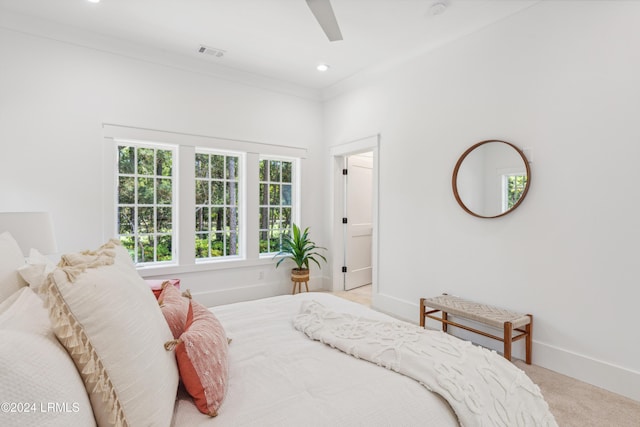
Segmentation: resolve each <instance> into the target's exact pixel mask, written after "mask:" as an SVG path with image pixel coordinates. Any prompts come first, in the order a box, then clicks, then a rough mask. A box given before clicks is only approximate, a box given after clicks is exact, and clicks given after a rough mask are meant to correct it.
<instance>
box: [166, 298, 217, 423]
mask: <svg viewBox="0 0 640 427" xmlns="http://www.w3.org/2000/svg"><path fill="white" fill-rule="evenodd" d="M188 301H189V308H188V312H187V323H186V328H185V332H184V333H183V334H182V335H181V336H180V338H179V339H177V340H176V341H173V342H169V343H167V344H165V347H166V348H168V349H170V348H171V347H173V345H171V344H175V350H176V359H177V361H178V370H179V371H180V379H181V380H182V382H183V383H184V386H185V388H186V390H187V392H188V393H189V394H190V395H191V397H193V400H194V403H195V405H196V407H197V408H198V410H199V411H200V412H202V413H204V414H207V415H209V416H211V417H215V416H216V415H218V409H219V408H220V405H221V404H222V401H223V400H224V396H225V394H226V392H227V376H228V365H227V353H228V349H229V344H228V342H227V336H226V334H225V332H224V329H223V328H222V325H221V324H220V322H219V321H218V319H217V318H216V317H215V316H214V315H213V313H211V312H210V311H209V310H207V308H206V307H204V306H202V305H201V304H199V303H198V302H197V301H193V300H188Z"/></svg>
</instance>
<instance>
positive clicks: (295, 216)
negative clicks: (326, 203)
mask: <svg viewBox="0 0 640 427" xmlns="http://www.w3.org/2000/svg"><path fill="white" fill-rule="evenodd" d="M262 160H269V161H280V162H290V163H291V168H292V170H291V186H292V189H291V222H292V223H296V224H299V223H300V222H299V212H300V175H301V174H300V166H301V162H300V159H296V158H292V157H284V156H270V155H260V156H259V158H258V169H259V168H260V161H262ZM262 182H263V181H260V178H259V177H258V184H257V186H256V187H257V188H256V189H257V190H258V198H259V197H260V192H259V187H260V184H261V183H262ZM267 182H269V183H271V182H272V181H267ZM281 199H282V195H281ZM257 203H258V204H257V207H258V211H257V216H258V218H259V217H260V209H261V208H262V207H263V206H264V205H262V204H260V201H259V199H258V202H257ZM280 206H281V207H282V204H280ZM262 231H263V230H262V229H261V228H260V224H259V220H258V234H257V241H258V245H259V244H260V233H261V232H262ZM259 250H260V249H259V248H258V251H259ZM276 253H278V251H272V252H263V253H260V258H273V256H274V255H275V254H276Z"/></svg>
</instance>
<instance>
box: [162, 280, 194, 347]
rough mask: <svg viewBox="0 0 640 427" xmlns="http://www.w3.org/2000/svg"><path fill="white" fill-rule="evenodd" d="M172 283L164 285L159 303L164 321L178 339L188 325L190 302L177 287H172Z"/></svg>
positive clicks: (168, 282)
mask: <svg viewBox="0 0 640 427" xmlns="http://www.w3.org/2000/svg"><path fill="white" fill-rule="evenodd" d="M171 285H172V283H171V282H170V281H167V282H164V283H163V284H162V292H160V295H159V296H158V303H159V304H160V309H161V310H162V314H163V315H164V319H165V320H166V321H167V325H169V329H171V333H172V334H173V338H175V339H178V338H180V335H182V333H183V332H184V330H185V327H186V325H187V312H188V311H189V300H188V299H187V298H185V297H183V296H182V295H180V291H179V290H178V288H176V287H175V286H171Z"/></svg>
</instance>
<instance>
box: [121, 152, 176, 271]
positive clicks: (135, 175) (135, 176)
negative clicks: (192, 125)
mask: <svg viewBox="0 0 640 427" xmlns="http://www.w3.org/2000/svg"><path fill="white" fill-rule="evenodd" d="M120 146H126V147H134V149H135V150H136V152H137V149H138V148H149V149H153V150H165V151H170V152H171V181H172V182H171V205H169V206H170V207H171V233H170V236H171V260H167V261H155V260H154V261H147V262H137V261H136V260H137V253H138V249H137V245H134V258H133V260H134V263H135V264H136V266H140V267H144V266H163V265H177V263H178V261H177V256H178V254H177V250H176V244H177V242H178V241H179V234H178V232H177V229H176V223H177V222H176V221H177V218H178V212H177V209H176V201H177V194H176V193H177V187H178V185H177V184H178V181H179V176H180V172H179V167H178V147H177V146H175V145H173V144H163V143H156V142H141V141H128V140H117V141H116V144H115V145H114V150H115V153H114V156H115V161H114V164H113V168H114V175H115V182H114V189H115V191H114V198H115V201H114V204H115V211H114V217H115V221H114V222H113V227H114V235H115V236H116V237H117V238H118V239H120V236H121V234H120V230H119V228H118V224H119V212H118V208H119V206H120V203H119V192H118V188H119V177H120V176H121V174H120V171H119V161H118V153H119V150H118V147H120ZM134 159H137V156H135V157H134ZM136 167H137V166H136ZM154 168H155V162H154ZM126 175H130V174H125V176H126ZM146 176H147V175H140V174H139V173H137V172H134V173H133V174H131V177H132V178H133V179H134V180H135V184H134V188H135V189H136V190H135V191H134V193H135V195H137V193H138V192H137V188H138V184H137V181H138V178H140V177H146ZM152 176H153V177H154V178H153V179H156V178H157V176H156V175H155V174H153V175H152ZM135 195H134V196H135ZM156 196H157V190H156V191H154V203H151V204H148V203H138V202H137V201H136V202H134V203H132V204H131V205H133V207H134V210H137V209H139V208H140V207H154V208H158V207H166V206H167V205H159V204H158V203H157V200H156ZM137 219H138V218H137V216H136V219H135V223H136V224H137ZM156 226H157V222H156V215H154V230H155V231H154V232H153V233H142V234H143V235H147V234H151V235H153V237H154V239H155V240H157V238H158V234H159V233H158V231H157V229H155V227H156ZM161 234H166V233H161ZM133 236H134V239H135V241H136V242H137V241H138V239H139V237H140V233H139V231H138V229H137V227H135V226H134V230H133ZM156 251H157V241H156V242H155V243H154V259H155V258H156Z"/></svg>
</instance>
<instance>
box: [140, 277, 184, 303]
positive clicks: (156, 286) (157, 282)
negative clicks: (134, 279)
mask: <svg viewBox="0 0 640 427" xmlns="http://www.w3.org/2000/svg"><path fill="white" fill-rule="evenodd" d="M145 282H146V284H147V285H149V288H150V289H151V292H153V295H155V297H156V299H158V298H160V294H161V293H162V286H163V285H164V284H165V283H167V282H168V283H171V284H172V285H173V286H175V287H176V288H177V289H180V279H165V280H163V279H145Z"/></svg>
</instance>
